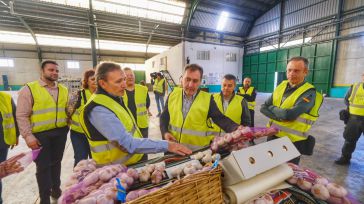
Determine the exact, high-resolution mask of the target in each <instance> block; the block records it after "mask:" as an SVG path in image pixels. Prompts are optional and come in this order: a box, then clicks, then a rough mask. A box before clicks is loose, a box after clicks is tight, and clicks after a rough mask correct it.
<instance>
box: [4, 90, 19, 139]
mask: <svg viewBox="0 0 364 204" xmlns="http://www.w3.org/2000/svg"><path fill="white" fill-rule="evenodd" d="M13 112H14V110H13V105H12V103H11V95H10V94H7V93H5V92H2V91H0V114H1V117H2V119H3V121H2V124H1V125H2V127H3V135H4V141H5V143H6V144H8V145H14V144H15V143H16V127H15V119H14V115H13Z"/></svg>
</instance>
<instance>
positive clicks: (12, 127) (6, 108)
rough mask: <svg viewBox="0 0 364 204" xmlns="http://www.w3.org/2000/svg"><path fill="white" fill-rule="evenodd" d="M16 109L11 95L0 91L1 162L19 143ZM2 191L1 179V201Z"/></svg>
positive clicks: (0, 201)
mask: <svg viewBox="0 0 364 204" xmlns="http://www.w3.org/2000/svg"><path fill="white" fill-rule="evenodd" d="M15 111H16V106H15V103H14V101H13V99H12V98H11V95H10V94H8V93H6V92H3V91H0V163H1V162H3V161H5V160H6V157H7V156H8V150H9V147H10V148H11V149H12V148H14V146H16V145H17V144H18V137H19V130H18V127H17V123H16V119H15V118H16V117H15ZM4 164H5V163H4ZM5 169H6V168H5ZM1 192H2V184H1V180H0V203H2V198H1Z"/></svg>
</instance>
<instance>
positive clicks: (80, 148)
mask: <svg viewBox="0 0 364 204" xmlns="http://www.w3.org/2000/svg"><path fill="white" fill-rule="evenodd" d="M71 142H72V147H73V151H74V153H75V156H74V158H75V163H74V165H73V166H76V165H77V163H78V162H79V161H81V160H83V159H88V158H91V152H90V145H89V143H88V141H87V137H86V135H85V134H83V133H79V132H76V131H73V130H71Z"/></svg>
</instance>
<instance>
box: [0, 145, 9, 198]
mask: <svg viewBox="0 0 364 204" xmlns="http://www.w3.org/2000/svg"><path fill="white" fill-rule="evenodd" d="M7 156H8V148H7V147H2V148H0V163H1V162H3V161H5V160H6V157H7ZM2 191H3V189H2V184H1V180H0V204H2V203H3V199H2V196H1V193H2Z"/></svg>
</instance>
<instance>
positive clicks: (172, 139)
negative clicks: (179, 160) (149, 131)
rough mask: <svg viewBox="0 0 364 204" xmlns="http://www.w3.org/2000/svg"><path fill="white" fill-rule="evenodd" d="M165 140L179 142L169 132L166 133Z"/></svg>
mask: <svg viewBox="0 0 364 204" xmlns="http://www.w3.org/2000/svg"><path fill="white" fill-rule="evenodd" d="M164 139H165V140H167V141H170V142H177V140H176V138H174V137H173V135H172V134H171V133H169V132H166V133H165V134H164Z"/></svg>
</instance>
